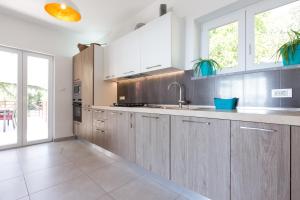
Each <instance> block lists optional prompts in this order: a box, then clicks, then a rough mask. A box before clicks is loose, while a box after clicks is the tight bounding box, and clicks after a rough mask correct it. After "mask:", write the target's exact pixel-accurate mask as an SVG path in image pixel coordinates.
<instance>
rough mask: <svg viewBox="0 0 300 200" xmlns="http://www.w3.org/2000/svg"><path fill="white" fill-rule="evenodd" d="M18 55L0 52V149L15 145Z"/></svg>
mask: <svg viewBox="0 0 300 200" xmlns="http://www.w3.org/2000/svg"><path fill="white" fill-rule="evenodd" d="M18 65H19V63H18V54H17V53H11V52H6V51H0V147H1V146H7V145H12V144H17V142H18V136H17V128H18V127H17V115H18V112H17V99H18V87H17V86H18V84H19V83H18Z"/></svg>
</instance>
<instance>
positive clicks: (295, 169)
mask: <svg viewBox="0 0 300 200" xmlns="http://www.w3.org/2000/svg"><path fill="white" fill-rule="evenodd" d="M291 141H292V144H291V145H292V148H291V149H292V153H291V159H292V162H291V163H292V168H291V169H292V171H291V173H292V174H291V177H292V180H291V184H292V185H291V187H292V198H291V199H292V200H298V199H300V127H296V126H294V127H292V139H291Z"/></svg>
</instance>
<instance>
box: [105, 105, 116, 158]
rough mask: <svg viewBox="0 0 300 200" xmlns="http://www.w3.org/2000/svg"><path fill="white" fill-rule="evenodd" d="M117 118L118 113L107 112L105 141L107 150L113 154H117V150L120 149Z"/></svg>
mask: <svg viewBox="0 0 300 200" xmlns="http://www.w3.org/2000/svg"><path fill="white" fill-rule="evenodd" d="M117 117H118V112H116V111H108V112H107V125H106V133H105V140H106V145H107V146H106V149H107V150H109V151H111V152H113V153H117V149H118V143H117V140H118V135H117Z"/></svg>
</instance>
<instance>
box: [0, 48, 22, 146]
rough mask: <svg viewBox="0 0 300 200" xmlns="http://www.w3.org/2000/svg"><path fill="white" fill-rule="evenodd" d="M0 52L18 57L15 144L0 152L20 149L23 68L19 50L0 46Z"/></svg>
mask: <svg viewBox="0 0 300 200" xmlns="http://www.w3.org/2000/svg"><path fill="white" fill-rule="evenodd" d="M0 50H1V51H4V52H10V53H16V54H17V55H18V69H17V96H16V103H17V104H16V105H17V123H16V128H17V143H16V144H9V145H3V146H0V150H3V149H10V148H16V147H20V146H22V144H23V138H22V134H23V133H22V132H23V128H22V127H23V115H22V112H23V103H22V97H23V76H22V75H23V67H22V60H23V53H22V51H21V50H18V49H14V48H9V47H5V46H1V45H0Z"/></svg>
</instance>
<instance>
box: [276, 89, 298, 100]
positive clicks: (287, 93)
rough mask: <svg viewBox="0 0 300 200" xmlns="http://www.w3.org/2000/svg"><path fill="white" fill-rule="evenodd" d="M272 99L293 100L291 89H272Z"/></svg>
mask: <svg viewBox="0 0 300 200" xmlns="http://www.w3.org/2000/svg"><path fill="white" fill-rule="evenodd" d="M272 98H293V89H291V88H289V89H274V90H272Z"/></svg>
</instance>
